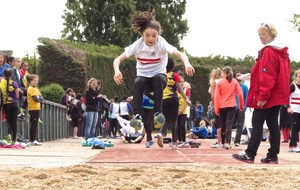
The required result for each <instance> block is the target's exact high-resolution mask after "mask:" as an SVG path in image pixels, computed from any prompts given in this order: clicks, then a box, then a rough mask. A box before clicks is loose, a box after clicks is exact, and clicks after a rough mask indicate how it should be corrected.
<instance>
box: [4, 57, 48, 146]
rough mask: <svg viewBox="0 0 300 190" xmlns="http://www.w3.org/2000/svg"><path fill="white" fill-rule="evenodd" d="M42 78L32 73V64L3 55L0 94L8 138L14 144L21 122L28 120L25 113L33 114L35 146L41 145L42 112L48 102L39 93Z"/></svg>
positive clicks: (32, 135)
mask: <svg viewBox="0 0 300 190" xmlns="http://www.w3.org/2000/svg"><path fill="white" fill-rule="evenodd" d="M38 79H39V77H38V76H37V75H35V74H30V73H29V72H28V63H27V62H22V61H21V59H20V58H15V57H13V56H7V55H5V54H3V53H0V80H1V82H0V92H1V109H2V108H3V112H2V114H3V115H2V118H3V119H6V121H7V129H8V135H10V136H11V137H12V138H11V140H12V143H13V144H15V143H17V120H18V118H20V119H25V117H26V114H25V110H28V112H29V115H30V117H29V118H30V141H31V145H41V143H40V142H38V140H37V137H36V134H37V126H38V122H39V111H40V109H41V104H40V102H42V101H43V100H44V98H43V96H42V94H41V92H40V91H39V89H38V87H37V84H38Z"/></svg>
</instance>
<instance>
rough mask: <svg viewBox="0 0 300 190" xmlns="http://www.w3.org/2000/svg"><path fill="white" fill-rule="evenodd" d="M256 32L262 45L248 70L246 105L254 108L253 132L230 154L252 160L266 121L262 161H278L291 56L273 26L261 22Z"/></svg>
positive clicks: (288, 93)
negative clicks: (241, 149) (244, 145)
mask: <svg viewBox="0 0 300 190" xmlns="http://www.w3.org/2000/svg"><path fill="white" fill-rule="evenodd" d="M258 34H259V37H260V40H261V43H262V44H263V45H264V47H263V48H262V49H261V50H260V51H259V54H258V58H257V60H256V63H255V64H254V66H253V68H252V71H251V80H250V89H249V93H248V98H247V107H250V108H254V111H253V114H252V128H253V129H252V133H251V138H250V142H249V143H248V147H247V149H246V150H245V152H240V153H239V154H233V155H232V156H233V158H235V159H237V160H239V161H243V162H247V163H253V162H254V159H255V156H256V154H257V150H258V148H259V145H260V142H261V138H262V133H263V125H264V122H265V121H266V123H267V126H268V129H269V132H270V139H269V142H270V148H269V149H268V153H267V155H266V157H265V158H262V159H261V160H260V161H261V162H262V163H274V164H277V163H278V156H277V155H278V154H279V151H280V129H279V126H278V115H279V109H280V106H281V105H288V104H289V95H290V90H289V81H290V59H289V55H288V52H287V50H288V48H287V47H286V46H284V45H282V44H281V43H278V42H277V40H276V36H277V31H276V29H275V27H274V25H272V24H269V23H262V24H261V25H260V26H259V28H258Z"/></svg>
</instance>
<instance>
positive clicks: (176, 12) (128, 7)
mask: <svg viewBox="0 0 300 190" xmlns="http://www.w3.org/2000/svg"><path fill="white" fill-rule="evenodd" d="M185 5H186V0H161V1H159V0H151V1H150V0H91V1H86V0H68V1H67V3H66V7H67V10H65V11H64V15H63V16H62V17H63V19H64V26H65V28H64V29H63V31H62V33H63V35H62V38H63V39H66V40H69V41H71V42H88V43H91V44H98V45H107V44H113V45H118V46H121V47H125V46H127V45H128V44H130V43H132V42H133V41H134V40H136V39H137V37H138V34H135V33H133V32H132V28H131V15H132V14H133V13H134V11H145V10H148V11H153V12H155V15H156V19H157V20H158V21H159V22H160V23H161V25H162V26H163V27H162V28H163V36H164V37H165V38H166V40H167V41H168V42H169V43H171V44H172V45H174V46H176V47H177V48H180V45H179V44H180V41H181V40H182V39H183V37H184V36H185V35H186V32H187V30H188V27H187V20H186V19H185V20H184V19H183V18H182V16H183V14H184V13H185Z"/></svg>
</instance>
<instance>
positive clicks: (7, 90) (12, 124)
mask: <svg viewBox="0 0 300 190" xmlns="http://www.w3.org/2000/svg"><path fill="white" fill-rule="evenodd" d="M11 76H12V70H11V69H6V70H4V79H3V80H1V83H0V89H1V94H2V101H3V102H2V104H3V109H4V113H5V115H6V120H7V124H8V134H10V135H12V141H13V142H16V135H17V115H18V110H19V108H18V99H19V87H18V84H17V83H16V82H15V81H13V80H12V79H11Z"/></svg>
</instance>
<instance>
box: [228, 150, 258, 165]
mask: <svg viewBox="0 0 300 190" xmlns="http://www.w3.org/2000/svg"><path fill="white" fill-rule="evenodd" d="M232 157H233V158H234V159H236V160H238V161H242V162H246V163H249V164H253V163H254V157H252V156H249V155H248V154H247V153H246V152H240V153H239V154H233V155H232Z"/></svg>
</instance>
